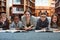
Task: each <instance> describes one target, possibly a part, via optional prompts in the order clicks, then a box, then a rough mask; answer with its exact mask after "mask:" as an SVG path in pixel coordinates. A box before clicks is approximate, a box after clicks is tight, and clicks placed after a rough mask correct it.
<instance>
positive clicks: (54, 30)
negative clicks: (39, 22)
mask: <svg viewBox="0 0 60 40" xmlns="http://www.w3.org/2000/svg"><path fill="white" fill-rule="evenodd" d="M35 32H60V30H59V29H52V30H46V29H41V30H35Z"/></svg>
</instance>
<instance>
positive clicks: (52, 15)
mask: <svg viewBox="0 0 60 40" xmlns="http://www.w3.org/2000/svg"><path fill="white" fill-rule="evenodd" d="M54 16H56V17H57V22H56V24H57V26H59V23H58V22H59V18H58V15H57V14H53V15H52V16H51V27H52V25H53V24H54V22H53V21H52V19H53V17H54Z"/></svg>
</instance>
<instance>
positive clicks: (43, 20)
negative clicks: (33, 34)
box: [36, 12, 49, 30]
mask: <svg viewBox="0 0 60 40" xmlns="http://www.w3.org/2000/svg"><path fill="white" fill-rule="evenodd" d="M48 25H49V22H48V19H47V16H46V13H44V12H43V13H41V14H40V18H39V19H38V21H37V25H36V30H41V29H43V28H47V27H48Z"/></svg>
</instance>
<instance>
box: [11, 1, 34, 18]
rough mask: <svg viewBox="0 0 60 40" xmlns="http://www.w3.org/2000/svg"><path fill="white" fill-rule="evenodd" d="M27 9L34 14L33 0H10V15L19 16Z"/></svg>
mask: <svg viewBox="0 0 60 40" xmlns="http://www.w3.org/2000/svg"><path fill="white" fill-rule="evenodd" d="M29 9H30V11H31V12H32V14H33V15H34V13H35V0H12V7H11V10H12V11H11V10H10V15H11V16H13V15H19V16H20V17H21V16H22V15H24V11H25V10H29Z"/></svg>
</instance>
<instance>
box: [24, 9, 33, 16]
mask: <svg viewBox="0 0 60 40" xmlns="http://www.w3.org/2000/svg"><path fill="white" fill-rule="evenodd" d="M26 12H29V13H30V16H31V15H32V12H31V11H28V10H26V11H25V12H24V14H25V13H26Z"/></svg>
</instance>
